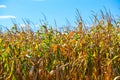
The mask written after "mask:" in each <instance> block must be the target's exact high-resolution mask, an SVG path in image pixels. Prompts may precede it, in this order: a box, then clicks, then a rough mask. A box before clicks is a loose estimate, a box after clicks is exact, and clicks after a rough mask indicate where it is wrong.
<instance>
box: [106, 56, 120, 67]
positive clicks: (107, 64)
mask: <svg viewBox="0 0 120 80" xmlns="http://www.w3.org/2000/svg"><path fill="white" fill-rule="evenodd" d="M118 57H119V56H118V55H117V56H114V57H113V58H112V59H111V60H110V61H109V62H108V63H107V65H109V64H110V63H111V62H112V61H113V60H114V59H116V58H118Z"/></svg>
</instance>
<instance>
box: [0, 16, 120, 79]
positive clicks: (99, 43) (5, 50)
mask: <svg viewBox="0 0 120 80" xmlns="http://www.w3.org/2000/svg"><path fill="white" fill-rule="evenodd" d="M104 16H105V15H103V16H102V18H101V19H97V18H96V16H94V18H95V19H94V24H93V25H92V26H91V27H90V29H87V28H86V26H85V24H84V22H82V21H79V22H78V23H79V24H78V25H77V27H75V28H74V29H73V30H71V31H69V30H68V31H66V32H60V31H59V30H54V29H53V28H49V29H48V28H47V27H46V26H41V27H40V29H39V30H37V31H36V32H34V31H32V30H30V29H29V28H27V27H26V29H22V28H21V29H19V28H18V26H17V25H14V26H13V27H12V29H7V30H6V31H5V32H2V31H1V32H0V80H119V79H120V18H118V20H113V19H111V17H110V16H107V18H105V17H104Z"/></svg>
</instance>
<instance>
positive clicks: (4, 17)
mask: <svg viewBox="0 0 120 80" xmlns="http://www.w3.org/2000/svg"><path fill="white" fill-rule="evenodd" d="M8 18H16V17H15V16H10V15H8V16H0V19H8Z"/></svg>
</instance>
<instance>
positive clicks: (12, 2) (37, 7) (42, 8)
mask: <svg viewBox="0 0 120 80" xmlns="http://www.w3.org/2000/svg"><path fill="white" fill-rule="evenodd" d="M104 7H106V8H107V9H110V11H111V13H112V14H113V15H114V16H115V17H116V16H118V15H119V13H120V0H0V25H4V26H7V27H9V26H11V25H12V21H11V19H13V20H15V21H16V23H17V24H23V21H22V19H29V20H30V21H32V22H33V23H34V24H35V25H37V24H40V20H44V17H43V14H44V15H45V16H46V17H47V21H48V23H49V24H50V25H52V26H54V19H55V20H56V23H57V25H58V26H59V27H61V26H64V25H67V22H66V19H68V20H69V22H70V23H71V25H75V20H76V19H75V16H76V8H77V9H78V10H79V11H80V14H81V16H82V17H83V19H84V20H88V19H89V17H90V16H91V14H92V12H91V11H95V12H96V13H98V12H100V9H103V10H104Z"/></svg>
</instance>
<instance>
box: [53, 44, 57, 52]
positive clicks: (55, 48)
mask: <svg viewBox="0 0 120 80" xmlns="http://www.w3.org/2000/svg"><path fill="white" fill-rule="evenodd" d="M56 50H57V44H53V52H55V51H56Z"/></svg>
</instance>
